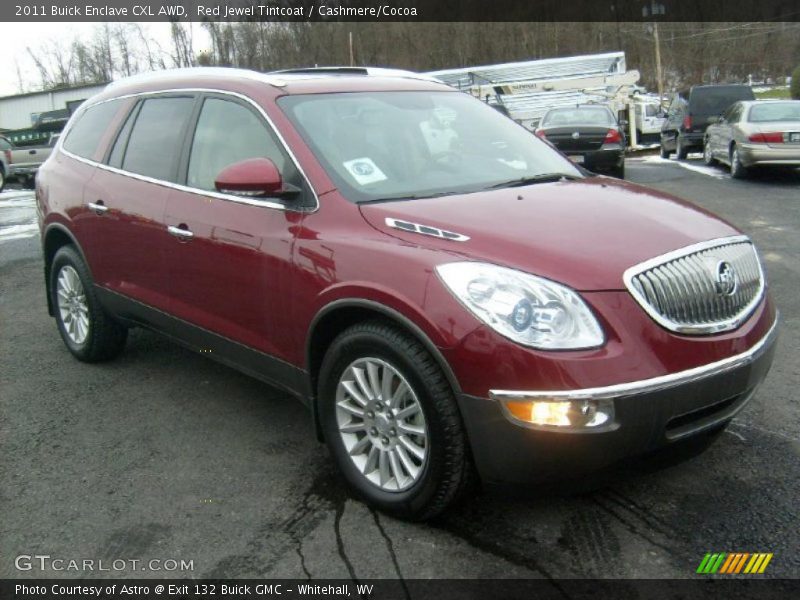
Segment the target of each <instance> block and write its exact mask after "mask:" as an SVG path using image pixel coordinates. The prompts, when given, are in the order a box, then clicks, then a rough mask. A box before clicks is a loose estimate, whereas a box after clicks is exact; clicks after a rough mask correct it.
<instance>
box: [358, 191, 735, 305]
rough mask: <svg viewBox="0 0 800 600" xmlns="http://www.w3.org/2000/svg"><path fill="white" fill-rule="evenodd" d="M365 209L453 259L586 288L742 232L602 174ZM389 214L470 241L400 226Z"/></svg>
mask: <svg viewBox="0 0 800 600" xmlns="http://www.w3.org/2000/svg"><path fill="white" fill-rule="evenodd" d="M360 209H361V213H362V215H363V216H364V218H365V219H366V220H367V221H368V222H369V223H370V224H371V225H372V226H373V227H375V228H376V229H378V230H380V231H382V232H384V233H386V234H388V235H391V236H394V237H396V238H399V239H401V240H404V241H405V242H408V243H411V244H415V245H418V246H425V247H428V248H436V249H440V250H442V251H446V252H448V253H450V254H451V255H453V256H452V260H464V259H466V260H476V261H485V262H490V263H494V264H498V265H503V266H507V267H511V268H516V269H519V270H522V271H525V272H528V273H533V274H536V275H540V276H542V277H546V278H548V279H552V280H554V281H559V282H561V283H564V284H566V285H569V286H570V287H572V288H574V289H577V290H582V291H590V290H621V289H624V284H623V279H622V275H623V273H624V272H625V270H626V269H628V268H629V267H631V266H634V265H636V264H638V263H640V262H642V261H645V260H647V259H650V258H653V257H655V256H658V255H661V254H664V253H666V252H670V251H672V250H677V249H679V248H682V247H684V246H688V245H690V244H694V243H697V242H702V241H706V240H711V239H715V238H720V237H726V236H730V235H737V234H739V232H738V231H737V230H736V229H735V228H734V227H733V226H731V225H730V224H728V223H725V222H724V221H722V220H721V219H719V218H718V217H716V216H714V215H712V214H711V213H709V212H706V211H704V210H702V209H700V208H698V207H696V206H693V205H691V204H689V203H688V202H685V201H683V200H680V199H678V198H675V197H673V196H670V195H668V194H664V193H661V192H657V191H654V190H651V189H648V188H645V187H642V186H638V185H635V184H632V183H628V182H622V181H618V180H613V179H609V178H605V177H589V178H586V179H582V180H577V181H560V182H555V183H539V184H534V185H529V186H526V187H517V188H506V189H500V190H493V191H488V192H478V193H473V194H464V195H452V196H444V197H439V198H428V199H420V200H405V201H387V202H378V203H371V204H361V205H360ZM387 219H389V220H392V219H395V220H399V221H401V222H408V223H413V224H417V225H422V226H426V227H434V228H438V229H440V230H443V231H445V232H448V233H451V234H459V235H460V236H466V237H468V238H469V239H467V240H465V241H455V240H448V239H442V238H441V237H436V235H441V234H437V233H436V232H435V231H428V232H427V233H428V234H425V233H420V232H416V231H404V230H400V229H397V228H396V227H393V226H390V225H389V224H387ZM431 233H433V234H435V235H430V234H431ZM443 262H445V261H443Z"/></svg>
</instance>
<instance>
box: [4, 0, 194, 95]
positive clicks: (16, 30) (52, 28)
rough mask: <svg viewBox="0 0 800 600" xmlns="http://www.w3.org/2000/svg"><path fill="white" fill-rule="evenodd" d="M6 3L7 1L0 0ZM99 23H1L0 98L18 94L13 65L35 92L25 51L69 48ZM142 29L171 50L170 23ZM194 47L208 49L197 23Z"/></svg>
mask: <svg viewBox="0 0 800 600" xmlns="http://www.w3.org/2000/svg"><path fill="white" fill-rule="evenodd" d="M0 1H3V2H4V1H6V0H0ZM97 25H98V23H7V22H5V23H0V40H2V45H0V56H1V57H2V65H3V66H2V68H0V96H9V95H12V94H18V93H19V91H20V90H19V83H18V80H17V70H16V66H15V61H16V63H17V64H19V67H20V71H21V73H22V77H23V79H25V80H26V84H27V86H28V89H29V90H30V89H35V86H36V84H37V83H38V81H39V76H38V74H37V72H36V70H35V67H34V64H33V61H32V60H31V57H30V55H29V54H28V51H27V48H30V49H31V50H32V51H33V52H36V51H37V49H39V48H41V47H42V45H43V44H45V43H47V42H48V41H50V40H52V41H55V42H57V43H59V44H62V45H64V46H68V45H69V44H71V43H72V41H73V40H74V39H75V38H76V37H78V38H81V39H88V38H90V37H91V36H92V33H93V30H94V28H95V26H97ZM140 25H141V26H142V28H143V29H144V30H145V32H146V33H147V34H148V37H151V38H153V39H154V40H155V41H157V42H158V43H159V44H160V45H161V46H163V47H164V48H169V47H170V35H169V23H140ZM193 29H194V36H195V39H194V46H195V50H196V51H198V52H199V51H201V50H204V49H206V48H207V47H208V46H209V43H208V36H207V35H206V34H205V31H204V30H203V29H202V28H201V27H200V25H199V24H198V23H194V24H193Z"/></svg>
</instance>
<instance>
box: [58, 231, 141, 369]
mask: <svg viewBox="0 0 800 600" xmlns="http://www.w3.org/2000/svg"><path fill="white" fill-rule="evenodd" d="M50 296H51V299H52V303H53V310H54V312H55V318H56V324H57V325H58V331H59V333H60V334H61V339H63V340H64V344H65V345H66V346H67V348H68V349H69V351H70V352H71V353H72V355H73V356H74V357H75V358H77V359H78V360H80V361H83V362H100V361H104V360H110V359H112V358H114V357H116V356H117V355H119V353H120V352H122V349H123V348H124V347H125V340H126V339H127V337H128V330H127V328H126V327H124V326H123V325H121V324H119V323H118V322H116V321H115V320H114V319H113V318H112V317H111V316H110V315H109V314H108V313H107V312H106V311H105V310H104V309H103V307H102V306H101V305H100V301H99V300H98V299H97V293H96V292H95V289H94V282H93V281H92V276H91V274H90V273H89V269H88V267H87V266H86V264H85V263H84V262H83V260H82V259H81V257H80V255H79V254H78V252H77V251H76V250H75V248H74V247H72V246H63V247H61V248H59V250H58V252H56V255H55V257H54V258H53V263H52V265H51V266H50Z"/></svg>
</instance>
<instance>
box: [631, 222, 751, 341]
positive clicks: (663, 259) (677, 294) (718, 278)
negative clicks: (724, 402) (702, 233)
mask: <svg viewBox="0 0 800 600" xmlns="http://www.w3.org/2000/svg"><path fill="white" fill-rule="evenodd" d="M624 279H625V285H626V286H627V288H628V291H630V293H631V294H632V295H633V297H634V298H635V299H636V301H637V302H638V303H639V304H640V305H641V306H642V308H644V309H645V310H646V311H647V313H648V314H649V315H650V316H651V317H652V318H653V319H654V320H655V321H656V322H658V323H659V324H660V325H662V326H664V327H666V328H667V329H669V330H670V331H676V332H679V333H686V334H703V333H717V332H720V331H728V330H731V329H735V328H736V327H738V326H739V325H741V323H742V322H743V321H744V320H745V319H746V318H747V317H748V316H749V315H750V313H751V312H752V311H753V309H754V308H755V307H756V306H757V305H758V303H759V301H760V300H761V296H762V295H763V293H764V274H763V272H762V270H761V263H760V262H759V260H758V255H757V254H756V249H755V247H754V246H753V244H752V243H751V242H750V240H749V239H747V237H745V236H737V237H731V238H723V239H718V240H712V241H710V242H704V243H702V244H695V245H694V246H689V247H688V248H683V249H682V250H678V251H676V252H670V253H669V254H665V255H663V256H659V257H657V258H654V259H652V260H649V261H647V262H644V263H642V264H640V265H637V266H635V267H632V268H630V269H628V270H627V271H625V275H624Z"/></svg>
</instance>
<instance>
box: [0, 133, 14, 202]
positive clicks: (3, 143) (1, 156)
mask: <svg viewBox="0 0 800 600" xmlns="http://www.w3.org/2000/svg"><path fill="white" fill-rule="evenodd" d="M13 147H14V145H13V144H12V143H11V142H10V141H9V140H8V139H7V138H4V137H3V136H1V135H0V192H2V191H3V188H4V187H5V185H6V179H7V178H8V175H9V171H10V170H11V149H12V148H13Z"/></svg>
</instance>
